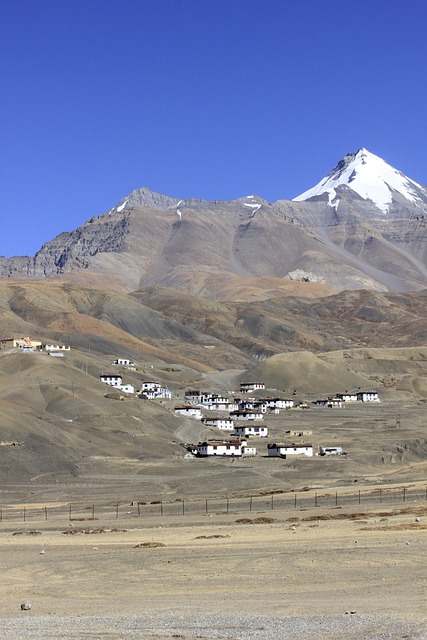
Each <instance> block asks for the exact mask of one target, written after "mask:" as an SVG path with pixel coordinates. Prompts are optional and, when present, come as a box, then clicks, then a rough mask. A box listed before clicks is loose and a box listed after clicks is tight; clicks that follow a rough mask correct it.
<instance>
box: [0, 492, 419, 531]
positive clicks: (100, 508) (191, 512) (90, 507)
mask: <svg viewBox="0 0 427 640" xmlns="http://www.w3.org/2000/svg"><path fill="white" fill-rule="evenodd" d="M415 502H425V503H426V504H427V487H425V488H421V487H394V488H390V489H384V488H381V489H374V490H372V489H370V490H366V491H363V490H357V491H354V492H348V491H346V492H338V491H336V492H333V491H329V492H316V491H309V492H304V491H299V492H288V493H282V492H275V493H268V494H264V495H253V496H244V497H227V496H225V497H206V498H177V499H175V500H174V501H171V500H170V499H168V500H161V499H160V500H152V501H144V500H142V499H133V500H131V501H129V502H127V501H122V502H115V503H106V502H104V503H98V504H97V503H89V504H82V503H78V502H71V503H67V504H62V505H49V504H46V505H45V506H40V505H35V506H32V505H29V504H26V505H19V504H18V505H0V524H2V525H4V524H7V523H12V522H34V523H35V522H41V521H45V522H46V521H48V522H50V521H68V522H84V521H95V520H100V519H105V520H120V519H129V518H163V517H168V516H174V517H175V516H176V517H185V516H197V515H199V516H202V515H209V514H235V515H238V514H242V513H251V512H267V511H279V510H282V511H283V510H284V511H295V510H305V509H312V508H317V507H319V508H334V507H335V508H336V507H352V506H365V507H374V506H379V505H381V504H384V505H388V506H390V505H403V504H405V503H415Z"/></svg>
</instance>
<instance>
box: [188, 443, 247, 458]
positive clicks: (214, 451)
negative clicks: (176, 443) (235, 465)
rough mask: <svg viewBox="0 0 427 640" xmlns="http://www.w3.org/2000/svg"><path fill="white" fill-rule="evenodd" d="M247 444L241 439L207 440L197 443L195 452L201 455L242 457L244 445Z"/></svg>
mask: <svg viewBox="0 0 427 640" xmlns="http://www.w3.org/2000/svg"><path fill="white" fill-rule="evenodd" d="M245 445H246V442H244V441H243V442H242V441H241V440H207V441H206V442H199V444H197V445H196V447H195V453H196V455H198V456H201V457H206V456H222V457H224V456H225V457H241V456H242V455H243V452H242V446H245Z"/></svg>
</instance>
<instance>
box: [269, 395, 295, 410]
mask: <svg viewBox="0 0 427 640" xmlns="http://www.w3.org/2000/svg"><path fill="white" fill-rule="evenodd" d="M262 402H263V403H264V404H265V405H266V406H267V408H268V409H291V408H292V407H293V406H294V404H295V403H294V401H293V400H288V399H285V398H263V399H262Z"/></svg>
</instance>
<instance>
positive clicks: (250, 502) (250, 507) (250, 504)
mask: <svg viewBox="0 0 427 640" xmlns="http://www.w3.org/2000/svg"><path fill="white" fill-rule="evenodd" d="M249 511H252V496H251V499H250V500H249Z"/></svg>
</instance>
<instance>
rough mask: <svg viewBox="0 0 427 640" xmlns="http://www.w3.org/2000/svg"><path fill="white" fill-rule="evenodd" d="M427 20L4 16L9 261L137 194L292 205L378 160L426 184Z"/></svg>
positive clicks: (89, 4) (1, 49) (282, 13)
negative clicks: (355, 163) (144, 190)
mask: <svg viewBox="0 0 427 640" xmlns="http://www.w3.org/2000/svg"><path fill="white" fill-rule="evenodd" d="M426 23H427V5H426V3H425V1H424V0H423V1H421V0H411V2H410V3H408V4H406V5H403V4H402V2H400V1H399V2H397V1H396V0H388V1H385V0H371V1H368V0H361V2H358V3H350V2H347V3H346V2H342V1H341V2H336V1H334V0H330V1H329V2H327V3H325V2H318V1H312V0H300V2H286V1H284V0H228V1H225V0H210V1H209V0H150V1H148V0H139V1H137V0H133V1H128V0H120V2H119V1H113V0H103V1H100V0H87V1H85V2H83V1H82V0H76V1H75V2H68V3H66V2H63V3H58V2H50V1H49V0H39V1H36V0H33V1H32V2H29V1H27V0H23V1H22V2H19V3H12V2H10V3H5V2H4V3H2V7H1V10H0V54H1V55H0V79H1V85H0V87H1V100H0V133H1V136H0V140H1V146H2V154H1V159H0V194H1V202H2V213H1V216H2V234H1V236H0V255H14V254H24V253H29V252H31V253H32V252H34V251H36V250H37V249H38V248H39V246H40V245H41V244H42V243H43V242H44V241H47V240H48V239H50V238H52V237H53V236H54V235H56V234H57V233H59V232H61V231H63V230H70V229H72V228H73V227H75V226H76V225H78V224H80V223H81V222H83V221H84V220H86V219H87V218H89V217H90V216H92V215H94V214H96V213H102V212H103V211H105V210H106V209H108V208H110V207H111V206H113V205H114V204H116V203H117V202H118V201H119V200H120V199H121V198H122V197H123V196H124V195H126V193H128V192H129V191H130V190H132V189H133V188H136V187H140V186H149V187H151V188H152V189H154V190H157V191H161V192H164V193H170V194H173V195H177V196H183V197H189V196H199V197H205V198H218V199H220V198H233V197H238V196H240V195H244V194H247V193H259V194H260V195H263V196H264V197H266V198H268V199H270V200H274V199H277V198H283V197H288V198H291V197H293V196H295V195H297V194H298V193H300V192H301V191H303V190H305V189H306V188H308V187H310V186H312V185H313V184H314V183H315V182H317V181H318V180H319V179H320V178H321V177H322V175H324V174H325V173H326V172H327V171H328V170H329V169H330V168H331V167H332V166H333V165H334V164H335V163H336V162H337V161H338V160H339V159H340V158H341V157H342V156H343V155H344V154H345V153H346V152H348V151H352V150H355V149H357V148H359V147H361V146H366V147H367V148H369V149H370V150H371V151H373V152H375V153H377V154H379V155H381V156H383V157H384V158H385V159H386V160H388V161H389V162H391V163H392V164H394V165H395V166H397V167H398V168H400V169H402V170H403V171H405V173H407V174H408V175H410V176H411V177H413V178H414V179H416V180H418V181H420V182H422V183H427V169H426V148H427V144H426V143H427V126H426V120H427V118H426V116H427V109H426V104H427V82H426V80H425V78H426V68H427V38H426V26H425V25H426Z"/></svg>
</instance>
